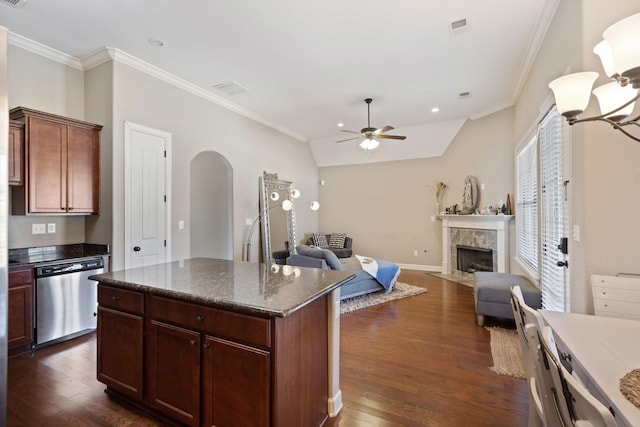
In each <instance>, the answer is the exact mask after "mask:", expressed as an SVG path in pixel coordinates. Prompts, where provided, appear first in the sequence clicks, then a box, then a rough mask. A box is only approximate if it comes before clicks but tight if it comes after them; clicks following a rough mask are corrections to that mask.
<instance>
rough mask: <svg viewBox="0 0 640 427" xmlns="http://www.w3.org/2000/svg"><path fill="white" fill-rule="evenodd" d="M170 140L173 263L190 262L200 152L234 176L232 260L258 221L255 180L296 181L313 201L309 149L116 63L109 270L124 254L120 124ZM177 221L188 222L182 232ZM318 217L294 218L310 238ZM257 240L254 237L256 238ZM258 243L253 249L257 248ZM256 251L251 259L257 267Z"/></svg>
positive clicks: (314, 178)
mask: <svg viewBox="0 0 640 427" xmlns="http://www.w3.org/2000/svg"><path fill="white" fill-rule="evenodd" d="M125 121H131V122H134V123H139V124H142V125H145V126H149V127H152V128H156V129H160V130H163V131H166V132H170V133H171V134H172V144H173V152H172V165H171V166H172V177H173V182H172V189H171V190H172V206H171V210H172V219H173V223H172V224H171V234H172V240H173V242H172V259H181V258H188V257H189V256H190V234H191V228H190V227H191V224H190V223H189V218H190V202H189V197H190V196H189V194H190V191H189V175H190V173H189V166H190V163H191V160H192V159H193V158H194V157H195V156H196V155H197V154H198V153H200V152H203V151H214V152H216V153H219V154H220V155H222V156H223V157H224V158H225V159H227V161H228V162H229V164H230V165H231V168H232V169H233V184H234V188H233V240H234V242H233V243H234V250H233V255H234V259H236V260H240V259H242V240H243V237H244V234H245V232H246V228H247V226H246V225H245V219H246V218H251V219H253V218H254V217H255V216H256V215H257V213H258V196H259V195H258V185H257V183H258V177H259V176H261V175H262V172H263V171H264V170H266V171H268V172H276V173H278V174H279V177H280V178H282V179H286V180H290V181H294V182H295V185H296V187H298V188H299V189H300V190H301V191H302V194H303V196H302V197H303V199H304V198H306V197H308V198H309V200H311V199H316V198H317V186H316V182H317V168H316V165H315V162H314V160H313V158H312V156H311V152H310V150H309V147H308V146H307V144H305V143H302V142H300V141H297V140H294V139H292V138H291V137H288V136H286V135H284V134H282V133H280V132H277V131H275V130H273V129H271V128H268V127H266V126H264V125H261V124H259V123H257V122H255V121H253V120H250V119H248V118H245V117H243V116H240V115H238V114H236V113H233V112H231V111H229V110H227V109H224V108H222V107H220V106H218V105H215V104H213V103H211V102H209V101H206V100H204V99H203V98H200V97H198V96H195V95H192V94H190V93H188V92H186V91H183V90H181V89H178V88H177V87H174V86H172V85H170V84H167V83H165V82H163V81H160V80H158V79H156V78H154V77H152V76H150V75H148V74H145V73H143V72H141V71H138V70H136V69H134V68H132V67H130V66H128V65H124V64H122V63H119V62H114V63H113V122H112V124H111V125H112V127H113V166H112V168H113V171H114V176H113V248H112V249H113V265H114V268H115V269H117V268H121V267H122V265H123V260H124V254H123V252H122V249H123V243H124V190H123V189H124V182H123V175H122V173H117V171H122V169H123V166H124V157H123V151H124V149H123V145H124V137H123V135H124V122H125ZM178 220H184V221H185V228H184V229H183V230H179V229H178V227H177V223H178ZM316 224H317V218H316V215H315V214H311V213H309V212H305V211H303V210H301V209H300V210H299V212H298V226H299V230H300V231H301V232H304V231H308V230H315V229H316V228H317V227H316ZM255 236H256V237H257V234H256V235H255ZM256 242H257V241H256ZM258 247H259V245H257V244H255V242H254V245H253V250H254V251H255V253H254V254H253V255H252V259H258V258H257V256H258V252H257V251H258Z"/></svg>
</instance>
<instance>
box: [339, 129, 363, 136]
mask: <svg viewBox="0 0 640 427" xmlns="http://www.w3.org/2000/svg"><path fill="white" fill-rule="evenodd" d="M340 132H347V133H355V134H357V135H360V132H354V131H352V130H346V129H342V130H341V131H340Z"/></svg>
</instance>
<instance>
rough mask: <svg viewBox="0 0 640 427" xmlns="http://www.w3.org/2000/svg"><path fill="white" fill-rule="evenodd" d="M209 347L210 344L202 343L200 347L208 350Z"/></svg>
mask: <svg viewBox="0 0 640 427" xmlns="http://www.w3.org/2000/svg"><path fill="white" fill-rule="evenodd" d="M210 347H211V344H202V348H204V349H205V350H208V349H209V348H210Z"/></svg>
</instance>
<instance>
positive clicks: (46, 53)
mask: <svg viewBox="0 0 640 427" xmlns="http://www.w3.org/2000/svg"><path fill="white" fill-rule="evenodd" d="M9 44H12V45H14V46H17V47H19V48H21V49H24V50H27V51H29V52H32V53H35V54H36V55H39V56H42V57H45V58H47V59H50V60H52V61H55V62H59V63H60V64H64V65H67V66H69V67H71V68H75V69H76V70H80V71H83V68H82V63H81V62H80V60H79V59H78V58H75V57H73V56H71V55H67V54H66V53H63V52H60V51H59V50H56V49H53V48H50V47H49V46H45V45H43V44H42V43H38V42H35V41H33V40H30V39H28V38H26V37H23V36H21V35H18V34H16V33H12V32H9Z"/></svg>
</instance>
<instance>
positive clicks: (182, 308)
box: [147, 295, 271, 348]
mask: <svg viewBox="0 0 640 427" xmlns="http://www.w3.org/2000/svg"><path fill="white" fill-rule="evenodd" d="M147 309H148V310H147V313H148V315H149V317H151V318H154V319H159V320H163V321H166V322H170V323H174V324H176V325H179V326H183V327H186V328H190V329H195V330H198V331H201V332H205V333H207V334H211V335H215V336H218V337H223V338H228V339H231V340H234V341H239V342H243V343H247V344H252V345H256V346H259V347H263V348H269V347H270V346H271V322H270V320H269V319H263V318H261V317H252V316H248V315H245V314H240V313H233V312H230V311H225V310H219V309H216V308H212V307H206V306H203V305H198V304H191V303H187V302H183V301H175V300H172V299H168V298H163V297H158V296H153V295H151V296H150V297H149V304H148V306H147Z"/></svg>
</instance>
